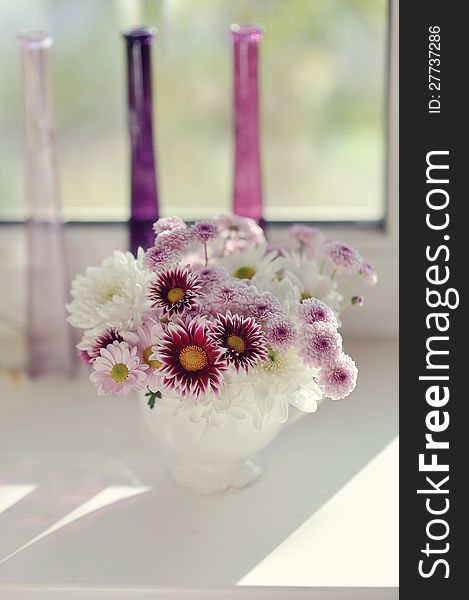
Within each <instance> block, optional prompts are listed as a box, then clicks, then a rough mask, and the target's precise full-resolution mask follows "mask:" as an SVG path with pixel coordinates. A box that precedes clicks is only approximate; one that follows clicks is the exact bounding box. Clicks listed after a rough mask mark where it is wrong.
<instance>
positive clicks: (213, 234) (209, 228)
mask: <svg viewBox="0 0 469 600" xmlns="http://www.w3.org/2000/svg"><path fill="white" fill-rule="evenodd" d="M190 232H191V235H192V237H193V238H194V239H195V240H197V241H198V242H202V243H204V244H205V243H206V242H209V241H210V240H214V239H215V238H217V237H218V228H217V226H216V224H215V222H214V221H197V222H196V223H194V224H193V225H192V227H191V229H190Z"/></svg>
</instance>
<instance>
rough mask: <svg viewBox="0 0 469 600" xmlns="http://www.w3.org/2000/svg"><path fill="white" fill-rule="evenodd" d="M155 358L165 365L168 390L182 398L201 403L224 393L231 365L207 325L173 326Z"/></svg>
mask: <svg viewBox="0 0 469 600" xmlns="http://www.w3.org/2000/svg"><path fill="white" fill-rule="evenodd" d="M155 357H156V359H157V360H159V361H160V362H161V363H162V367H161V373H162V375H163V376H164V379H163V383H164V385H165V387H166V388H167V389H173V390H175V391H176V392H177V393H178V394H180V395H181V397H183V398H184V397H187V396H190V397H192V398H194V399H197V398H199V397H200V396H204V395H206V394H207V393H208V392H210V391H213V392H215V393H217V392H218V391H219V390H220V387H221V385H222V380H223V379H222V376H223V372H224V371H225V370H226V368H227V364H226V361H225V360H224V359H223V350H222V349H221V348H219V347H218V346H217V344H216V343H215V342H214V341H213V340H212V339H211V338H210V337H209V336H208V335H207V330H206V326H205V324H204V322H203V321H200V320H197V319H193V320H191V321H189V323H187V324H185V323H184V322H182V321H180V322H178V323H170V324H169V326H168V330H167V331H166V332H165V333H163V335H162V336H161V340H160V343H159V345H158V347H157V348H156V352H155Z"/></svg>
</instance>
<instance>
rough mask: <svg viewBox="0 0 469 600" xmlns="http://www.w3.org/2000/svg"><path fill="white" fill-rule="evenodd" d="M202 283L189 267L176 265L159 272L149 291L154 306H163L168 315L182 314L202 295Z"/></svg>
mask: <svg viewBox="0 0 469 600" xmlns="http://www.w3.org/2000/svg"><path fill="white" fill-rule="evenodd" d="M201 288H202V286H201V284H200V282H199V280H198V278H197V276H196V275H194V274H193V273H191V272H190V271H189V269H188V268H187V267H185V268H181V267H176V268H175V269H171V270H169V271H162V272H160V273H158V274H157V277H156V279H155V281H154V283H152V284H151V286H150V287H149V291H148V297H149V299H150V301H151V306H152V307H153V308H162V309H163V310H164V311H165V312H166V313H168V315H174V314H179V315H180V314H182V313H183V312H185V311H187V310H188V309H190V308H191V307H192V306H193V305H194V304H195V303H196V301H197V299H198V298H199V297H201V296H202V292H201Z"/></svg>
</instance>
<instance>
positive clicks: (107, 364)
mask: <svg viewBox="0 0 469 600" xmlns="http://www.w3.org/2000/svg"><path fill="white" fill-rule="evenodd" d="M147 369H148V366H147V365H145V364H141V363H140V360H139V358H138V356H137V348H132V349H130V348H129V345H128V344H127V343H126V342H117V341H115V342H113V343H112V344H109V345H108V346H107V347H106V348H101V350H100V356H98V358H96V360H95V361H94V363H93V372H92V373H91V375H90V379H91V381H92V382H93V383H95V384H96V386H97V388H98V394H99V395H103V394H113V395H115V396H117V395H121V394H128V393H129V392H132V391H134V390H142V389H143V388H144V387H145V384H146V380H147V374H146V373H145V371H146V370H147Z"/></svg>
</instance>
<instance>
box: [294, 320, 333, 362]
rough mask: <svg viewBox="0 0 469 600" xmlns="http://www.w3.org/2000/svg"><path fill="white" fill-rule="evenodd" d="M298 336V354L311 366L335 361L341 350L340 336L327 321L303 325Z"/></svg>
mask: <svg viewBox="0 0 469 600" xmlns="http://www.w3.org/2000/svg"><path fill="white" fill-rule="evenodd" d="M299 338H300V355H301V357H302V358H303V360H304V362H305V363H306V364H308V365H310V366H311V367H320V366H321V365H324V364H328V363H330V362H331V361H335V360H336V359H337V358H338V357H339V355H340V353H341V352H342V336H341V335H340V334H339V333H338V332H337V329H336V328H335V327H332V325H330V324H329V323H317V324H316V325H304V326H303V327H302V328H301V331H300V335H299Z"/></svg>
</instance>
